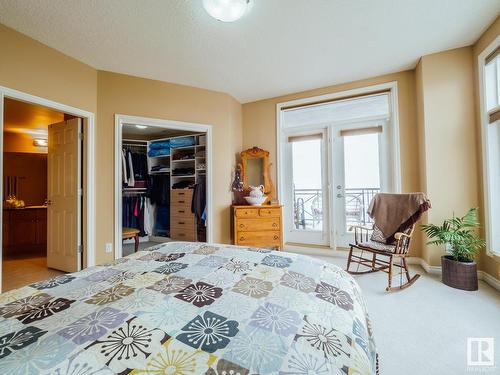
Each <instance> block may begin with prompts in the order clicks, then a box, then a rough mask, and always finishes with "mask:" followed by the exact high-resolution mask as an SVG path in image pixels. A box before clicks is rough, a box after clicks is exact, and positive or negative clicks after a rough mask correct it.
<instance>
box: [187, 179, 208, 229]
mask: <svg viewBox="0 0 500 375" xmlns="http://www.w3.org/2000/svg"><path fill="white" fill-rule="evenodd" d="M206 190H207V189H206V184H205V180H203V179H201V181H200V182H198V183H197V184H196V185H194V192H193V200H192V202H191V212H192V213H194V215H195V216H196V218H197V219H198V221H201V220H202V217H203V212H204V211H205V207H206V205H207V193H206Z"/></svg>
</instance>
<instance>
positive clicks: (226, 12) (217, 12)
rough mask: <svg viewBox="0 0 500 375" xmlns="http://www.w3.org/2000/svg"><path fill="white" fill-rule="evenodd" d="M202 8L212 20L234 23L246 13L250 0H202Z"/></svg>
mask: <svg viewBox="0 0 500 375" xmlns="http://www.w3.org/2000/svg"><path fill="white" fill-rule="evenodd" d="M203 7H204V8H205V10H206V11H207V13H208V14H210V15H211V16H212V17H213V18H215V19H217V20H219V21H222V22H234V21H237V20H239V19H240V18H241V17H243V16H244V15H245V13H247V12H248V10H249V9H250V7H251V3H250V0H203Z"/></svg>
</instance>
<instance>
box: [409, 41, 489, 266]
mask: <svg viewBox="0 0 500 375" xmlns="http://www.w3.org/2000/svg"><path fill="white" fill-rule="evenodd" d="M417 82H418V83H417V98H418V100H417V108H418V115H417V119H418V120H417V121H418V123H419V126H420V131H421V133H420V136H421V145H422V146H421V149H420V154H421V155H424V157H421V163H423V164H422V165H421V173H422V179H421V183H422V185H421V186H422V188H423V190H424V191H425V192H426V193H427V195H428V197H429V198H430V200H431V202H432V209H431V210H430V211H429V213H428V215H427V218H428V221H429V222H431V223H436V224H437V223H441V222H442V221H443V220H444V219H446V218H449V217H451V216H452V215H453V214H454V213H455V214H456V215H463V214H465V212H467V210H468V209H469V208H471V207H477V206H478V178H479V176H478V171H477V160H476V156H477V142H478V139H477V137H476V127H475V105H474V95H473V90H472V87H473V85H474V77H473V64H472V48H471V47H464V48H459V49H454V50H450V51H445V52H440V53H436V54H433V55H427V56H424V57H422V59H421V61H420V62H419V65H418V67H417ZM424 109H425V110H424ZM442 254H443V248H442V247H440V248H437V247H435V246H429V245H424V247H423V253H422V256H423V258H424V260H425V261H426V262H427V263H428V264H430V265H433V266H438V265H440V256H441V255H442Z"/></svg>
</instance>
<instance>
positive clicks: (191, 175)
mask: <svg viewBox="0 0 500 375" xmlns="http://www.w3.org/2000/svg"><path fill="white" fill-rule="evenodd" d="M174 177H196V175H195V174H185V175H175V174H174V175H172V178H174Z"/></svg>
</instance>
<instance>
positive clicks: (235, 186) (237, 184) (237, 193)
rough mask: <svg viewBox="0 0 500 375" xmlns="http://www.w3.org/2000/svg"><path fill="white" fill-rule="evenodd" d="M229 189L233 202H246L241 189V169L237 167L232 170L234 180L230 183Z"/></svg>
mask: <svg viewBox="0 0 500 375" xmlns="http://www.w3.org/2000/svg"><path fill="white" fill-rule="evenodd" d="M231 190H232V191H233V204H234V205H242V204H246V202H245V199H244V198H243V196H244V195H245V192H244V189H243V182H242V181H241V170H240V169H239V168H237V169H236V170H235V172H234V180H233V183H232V184H231Z"/></svg>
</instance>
